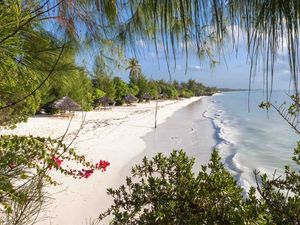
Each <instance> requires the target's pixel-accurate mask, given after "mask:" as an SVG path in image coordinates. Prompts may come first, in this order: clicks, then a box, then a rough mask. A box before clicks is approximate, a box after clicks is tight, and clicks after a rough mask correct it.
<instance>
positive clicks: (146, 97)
mask: <svg viewBox="0 0 300 225" xmlns="http://www.w3.org/2000/svg"><path fill="white" fill-rule="evenodd" d="M143 99H144V100H145V101H146V102H149V101H150V100H152V99H153V98H152V96H151V95H150V94H148V93H146V94H144V95H143Z"/></svg>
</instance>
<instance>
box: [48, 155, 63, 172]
mask: <svg viewBox="0 0 300 225" xmlns="http://www.w3.org/2000/svg"><path fill="white" fill-rule="evenodd" d="M52 160H53V161H54V162H55V164H54V166H55V167H56V168H59V167H60V165H61V163H62V160H61V159H59V156H58V157H56V156H54V155H53V156H52ZM50 169H51V166H50Z"/></svg>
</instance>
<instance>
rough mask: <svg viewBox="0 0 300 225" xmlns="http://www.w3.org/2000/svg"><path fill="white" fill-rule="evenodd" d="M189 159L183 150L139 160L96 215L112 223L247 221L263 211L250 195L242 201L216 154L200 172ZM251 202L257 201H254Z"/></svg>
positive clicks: (239, 190) (192, 160)
mask: <svg viewBox="0 0 300 225" xmlns="http://www.w3.org/2000/svg"><path fill="white" fill-rule="evenodd" d="M194 162H195V161H194V159H190V158H189V157H188V156H187V155H186V153H184V152H183V151H182V150H180V151H173V152H172V153H171V155H170V156H169V157H166V156H164V155H163V154H161V153H159V154H157V155H156V156H154V157H153V159H152V160H149V159H147V158H146V157H145V158H144V159H143V163H142V164H141V165H137V166H135V167H133V169H132V176H131V177H127V178H126V184H125V185H122V186H120V187H119V188H118V189H115V190H113V189H109V190H108V194H109V195H111V196H112V197H113V200H114V204H113V205H112V206H111V207H110V208H109V209H108V210H107V211H106V212H104V213H102V214H100V216H99V219H100V220H102V219H103V218H105V217H106V216H108V215H112V216H113V217H112V219H111V224H164V225H166V224H178V225H182V224H250V223H255V221H258V220H259V215H261V214H262V213H263V211H261V212H259V213H258V212H257V211H256V213H254V212H255V209H253V208H257V209H259V205H258V204H257V200H256V198H255V196H254V195H253V194H252V195H251V198H249V199H245V198H243V195H242V188H241V187H239V186H238V185H237V183H236V181H235V179H234V178H233V177H232V176H231V174H230V173H229V172H228V171H227V170H226V169H225V168H224V166H223V164H222V163H221V162H220V157H219V155H218V152H217V151H216V150H215V151H214V152H213V153H212V157H211V160H210V163H208V165H206V166H202V167H201V170H200V172H199V173H198V174H197V175H195V173H194V172H193V165H194ZM254 204H257V206H256V205H254Z"/></svg>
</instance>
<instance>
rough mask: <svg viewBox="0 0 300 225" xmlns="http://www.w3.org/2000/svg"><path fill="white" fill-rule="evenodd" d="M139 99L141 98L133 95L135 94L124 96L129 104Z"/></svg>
mask: <svg viewBox="0 0 300 225" xmlns="http://www.w3.org/2000/svg"><path fill="white" fill-rule="evenodd" d="M138 100H139V99H138V98H136V97H135V96H133V95H128V96H126V97H125V98H124V101H125V103H126V104H128V105H130V104H132V103H134V102H137V101H138Z"/></svg>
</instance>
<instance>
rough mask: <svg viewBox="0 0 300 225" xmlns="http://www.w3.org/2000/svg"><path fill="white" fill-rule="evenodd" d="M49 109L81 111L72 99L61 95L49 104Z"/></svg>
mask: <svg viewBox="0 0 300 225" xmlns="http://www.w3.org/2000/svg"><path fill="white" fill-rule="evenodd" d="M49 108H50V109H57V110H63V111H81V110H82V108H81V106H80V105H79V104H77V103H76V102H75V101H74V100H73V99H71V98H70V97H68V96H65V97H62V98H61V99H59V100H56V101H55V102H53V103H52V104H50V105H49Z"/></svg>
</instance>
